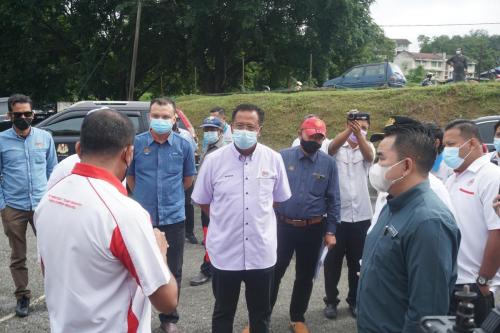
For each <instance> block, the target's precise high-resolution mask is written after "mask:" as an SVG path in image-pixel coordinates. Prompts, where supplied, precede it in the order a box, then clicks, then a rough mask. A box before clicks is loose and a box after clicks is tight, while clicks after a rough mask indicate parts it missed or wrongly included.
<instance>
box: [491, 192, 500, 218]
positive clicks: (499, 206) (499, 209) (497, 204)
mask: <svg viewBox="0 0 500 333" xmlns="http://www.w3.org/2000/svg"><path fill="white" fill-rule="evenodd" d="M493 210H494V211H496V213H497V215H498V217H500V194H499V195H497V196H496V198H495V200H493Z"/></svg>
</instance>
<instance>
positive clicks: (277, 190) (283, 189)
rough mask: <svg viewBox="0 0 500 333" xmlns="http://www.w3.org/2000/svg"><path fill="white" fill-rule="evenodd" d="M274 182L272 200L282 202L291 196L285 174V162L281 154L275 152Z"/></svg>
mask: <svg viewBox="0 0 500 333" xmlns="http://www.w3.org/2000/svg"><path fill="white" fill-rule="evenodd" d="M276 156H277V158H276V182H275V183H274V189H273V201H274V202H283V201H286V200H288V199H290V197H291V196H292V191H291V190H290V184H289V183H288V176H287V174H286V169H285V163H284V162H283V157H282V156H281V154H276Z"/></svg>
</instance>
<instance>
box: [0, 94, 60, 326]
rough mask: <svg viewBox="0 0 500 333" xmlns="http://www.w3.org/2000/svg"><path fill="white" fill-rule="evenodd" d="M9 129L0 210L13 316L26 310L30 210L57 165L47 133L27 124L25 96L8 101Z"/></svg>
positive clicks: (1, 163)
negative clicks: (8, 254) (12, 290)
mask: <svg viewBox="0 0 500 333" xmlns="http://www.w3.org/2000/svg"><path fill="white" fill-rule="evenodd" d="M7 104H8V109H9V113H8V115H9V117H10V119H11V120H12V123H13V126H12V128H10V129H8V130H6V131H4V132H2V133H0V210H1V215H2V224H3V229H4V232H5V235H6V236H7V237H8V238H9V244H10V249H11V261H10V272H11V274H12V279H13V280H14V285H15V287H16V291H15V293H14V294H15V296H16V298H17V306H16V315H17V316H19V317H25V316H27V315H28V313H29V302H30V297H31V292H30V290H29V289H27V286H28V268H27V267H26V229H27V227H28V222H29V224H31V228H32V229H33V232H35V227H34V225H33V212H34V211H35V208H36V206H37V205H38V202H39V201H40V199H41V198H42V196H43V194H44V193H45V191H46V189H47V179H48V178H49V176H50V173H51V172H52V170H53V169H54V167H55V166H56V164H57V158H56V150H55V148H54V141H53V140H52V137H51V136H50V134H49V133H47V132H46V131H43V130H40V129H38V128H34V127H31V122H32V121H33V117H34V113H33V110H32V107H33V103H32V101H31V99H30V98H29V97H28V96H25V95H21V94H15V95H12V96H11V97H10V98H9V100H8V102H7Z"/></svg>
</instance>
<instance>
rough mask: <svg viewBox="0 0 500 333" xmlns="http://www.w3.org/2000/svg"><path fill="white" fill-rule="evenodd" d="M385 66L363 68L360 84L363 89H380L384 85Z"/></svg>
mask: <svg viewBox="0 0 500 333" xmlns="http://www.w3.org/2000/svg"><path fill="white" fill-rule="evenodd" d="M385 67H386V64H385V63H384V64H373V65H367V66H366V67H365V74H364V75H363V77H362V79H361V81H360V84H361V85H362V86H363V87H380V86H382V85H384V84H385V83H386V70H385Z"/></svg>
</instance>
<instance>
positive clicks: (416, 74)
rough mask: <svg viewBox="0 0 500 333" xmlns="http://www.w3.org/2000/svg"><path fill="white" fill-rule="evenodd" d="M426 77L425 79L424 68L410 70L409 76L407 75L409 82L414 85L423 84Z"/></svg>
mask: <svg viewBox="0 0 500 333" xmlns="http://www.w3.org/2000/svg"><path fill="white" fill-rule="evenodd" d="M424 77H425V70H424V68H423V67H422V66H418V67H417V68H413V69H410V70H409V72H408V75H406V79H407V80H408V82H412V83H421V82H422V80H423V79H424Z"/></svg>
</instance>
